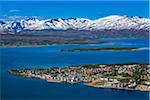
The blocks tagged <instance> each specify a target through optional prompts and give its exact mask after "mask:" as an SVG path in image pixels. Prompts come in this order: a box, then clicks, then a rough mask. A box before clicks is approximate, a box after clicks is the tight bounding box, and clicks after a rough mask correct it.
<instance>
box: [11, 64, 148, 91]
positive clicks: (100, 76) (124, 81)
mask: <svg viewBox="0 0 150 100" xmlns="http://www.w3.org/2000/svg"><path fill="white" fill-rule="evenodd" d="M9 73H11V74H15V75H20V76H23V77H27V78H39V79H43V80H46V81H48V82H67V83H71V84H74V83H79V82H84V83H85V85H88V86H93V87H98V88H114V89H127V90H143V91H150V77H149V76H150V65H148V64H136V63H135V64H110V65H109V64H107V65H105V64H91V65H79V66H70V67H68V66H67V67H63V68H58V67H55V68H38V69H30V68H25V69H17V70H16V69H15V70H10V71H9Z"/></svg>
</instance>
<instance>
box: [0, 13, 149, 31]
mask: <svg viewBox="0 0 150 100" xmlns="http://www.w3.org/2000/svg"><path fill="white" fill-rule="evenodd" d="M45 29H48V30H67V29H73V30H90V31H92V30H94V31H98V30H111V29H113V30H124V29H129V30H146V31H149V30H150V19H148V18H140V17H137V16H135V17H131V18H130V17H127V16H118V15H112V16H107V17H104V18H99V19H96V20H90V19H86V18H68V19H63V18H58V19H45V20H39V19H36V18H29V19H23V20H20V21H14V22H4V21H0V31H16V32H19V31H22V30H45Z"/></svg>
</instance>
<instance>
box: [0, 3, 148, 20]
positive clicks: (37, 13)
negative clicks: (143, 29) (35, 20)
mask: <svg viewBox="0 0 150 100" xmlns="http://www.w3.org/2000/svg"><path fill="white" fill-rule="evenodd" d="M0 5H1V8H0V13H1V14H0V17H1V18H4V17H5V18H8V19H17V18H27V17H40V18H72V17H82V18H89V19H97V18H101V17H105V16H109V15H127V16H141V17H149V14H148V6H149V5H148V1H125V0H124V1H117V0H115V1H55V2H54V1H22V2H19V1H3V2H2V1H1V2H0Z"/></svg>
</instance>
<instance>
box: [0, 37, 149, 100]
mask: <svg viewBox="0 0 150 100" xmlns="http://www.w3.org/2000/svg"><path fill="white" fill-rule="evenodd" d="M110 41H118V42H120V43H121V44H116V45H112V44H103V45H98V44H95V45H94V44H92V45H61V46H42V47H40V46H39V47H19V48H18V47H17V48H2V49H1V53H2V62H1V69H2V70H1V73H2V74H1V77H2V78H1V80H2V98H3V99H4V100H6V99H7V100H9V99H12V98H14V99H15V100H20V99H21V98H24V99H28V100H30V99H32V100H33V99H36V100H37V98H38V99H40V98H42V99H45V100H47V99H49V98H51V99H52V100H58V99H60V97H61V99H62V98H64V99H65V100H66V99H69V100H72V98H74V99H80V100H84V99H86V100H88V99H90V100H91V99H92V100H99V99H100V98H101V99H104V100H112V98H113V100H120V98H122V99H123V100H148V95H149V93H148V92H140V91H123V90H113V89H97V88H93V87H88V86H84V85H82V84H76V85H70V84H66V83H48V82H46V81H43V80H37V79H25V78H22V77H18V76H13V75H10V74H9V73H8V70H10V69H16V68H24V67H31V68H40V67H63V66H67V65H79V64H87V63H88V64H92V63H121V62H143V63H146V62H148V60H149V59H148V52H149V51H148V49H146V48H148V39H116V40H115V39H113V40H111V39H110ZM112 46H113V47H140V48H145V49H143V50H135V51H109V52H108V51H90V52H75V53H74V52H73V53H66V52H65V53H62V52H59V50H60V49H64V48H67V49H68V48H79V47H81V48H83V47H112ZM129 55H130V57H129ZM146 55H147V56H146ZM14 91H15V92H14ZM64 91H66V92H64ZM89 94H90V95H89ZM108 95H109V96H108Z"/></svg>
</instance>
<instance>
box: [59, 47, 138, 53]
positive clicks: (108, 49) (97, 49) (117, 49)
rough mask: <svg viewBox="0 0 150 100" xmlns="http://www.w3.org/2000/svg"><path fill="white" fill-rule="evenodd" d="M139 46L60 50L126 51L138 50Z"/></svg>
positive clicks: (67, 50)
mask: <svg viewBox="0 0 150 100" xmlns="http://www.w3.org/2000/svg"><path fill="white" fill-rule="evenodd" d="M139 49H140V48H133V47H119V48H117V47H113V48H112V47H111V48H75V49H61V50H60V51H61V52H80V51H115V50H116V51H126V50H139Z"/></svg>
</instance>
